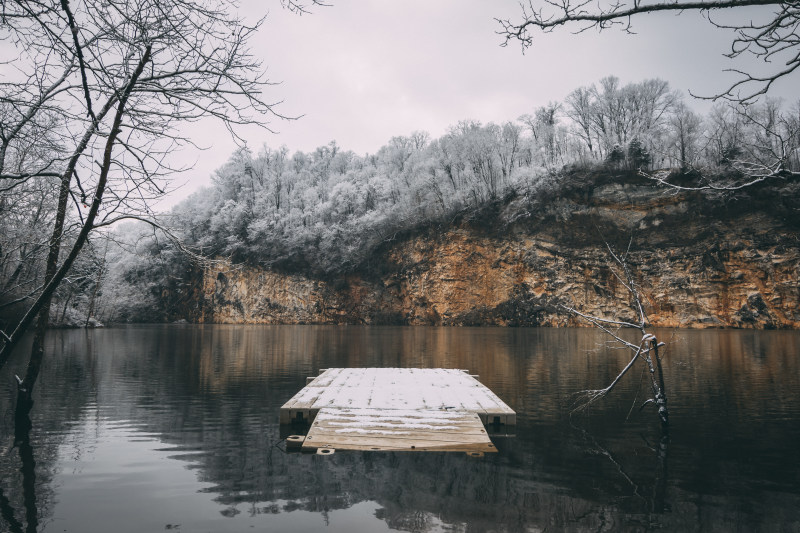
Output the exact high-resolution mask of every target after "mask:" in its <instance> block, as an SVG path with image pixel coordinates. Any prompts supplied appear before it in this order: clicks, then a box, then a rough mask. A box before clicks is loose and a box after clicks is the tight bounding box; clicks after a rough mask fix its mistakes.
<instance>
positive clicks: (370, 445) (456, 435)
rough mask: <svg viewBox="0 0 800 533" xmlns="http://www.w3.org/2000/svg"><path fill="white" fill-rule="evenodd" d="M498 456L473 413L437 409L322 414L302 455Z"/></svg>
mask: <svg viewBox="0 0 800 533" xmlns="http://www.w3.org/2000/svg"><path fill="white" fill-rule="evenodd" d="M319 448H333V449H339V450H387V451H388V450H392V451H398V450H408V451H459V452H481V453H487V452H488V453H491V452H495V451H497V450H496V449H495V447H494V445H493V444H492V442H491V440H490V439H489V436H488V434H487V433H486V430H485V429H484V428H483V424H482V423H481V421H480V419H479V418H478V416H477V415H476V414H474V413H465V412H450V411H441V410H429V411H422V410H380V409H321V410H320V411H319V412H318V413H317V417H316V420H315V421H314V424H313V425H312V426H311V429H310V430H309V432H308V435H307V436H306V439H305V440H304V441H303V450H304V451H314V450H316V449H319Z"/></svg>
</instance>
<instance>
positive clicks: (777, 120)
mask: <svg viewBox="0 0 800 533" xmlns="http://www.w3.org/2000/svg"><path fill="white" fill-rule="evenodd" d="M678 118H680V117H678V116H676V117H674V119H675V120H677V119H678ZM686 118H688V116H684V119H683V120H681V121H680V122H673V125H674V126H676V127H677V126H680V128H681V129H680V130H679V131H676V133H680V134H681V136H682V137H681V139H682V140H681V141H680V143H681V144H680V146H681V148H682V156H681V157H682V161H681V165H682V171H684V172H686V171H687V170H694V171H695V172H696V173H697V174H698V175H699V176H700V178H699V181H698V182H697V183H695V184H688V185H687V184H683V183H677V182H676V181H675V180H674V177H675V174H674V173H673V172H672V171H671V170H670V169H661V170H658V171H655V172H645V171H642V172H640V174H641V175H642V176H644V177H646V178H648V179H651V180H653V181H655V182H657V183H659V184H661V185H665V186H667V187H669V188H670V189H673V190H686V191H699V190H717V191H737V190H740V189H744V188H747V187H750V186H753V185H756V184H758V183H761V182H764V181H767V180H789V179H797V178H800V166H799V165H798V155H800V120H797V118H796V117H795V116H794V111H791V112H788V113H785V112H783V111H781V107H780V103H779V102H778V101H776V100H772V99H769V98H767V99H766V100H765V101H764V102H763V103H762V104H750V105H745V106H743V105H739V106H732V105H722V106H718V107H716V108H715V109H713V110H712V113H711V117H710V119H709V127H708V131H707V134H706V135H707V143H706V144H707V148H706V150H707V151H708V152H709V158H710V159H711V160H712V162H713V163H714V164H715V167H716V168H715V167H706V168H702V167H697V166H692V165H689V164H688V163H689V161H688V158H687V157H686V154H685V152H684V151H683V148H684V147H685V146H686V144H684V143H686V140H687V139H688V138H690V137H691V130H692V129H693V128H695V126H694V125H693V124H694V122H695V121H696V119H690V120H688V121H687V120H685V119H686Z"/></svg>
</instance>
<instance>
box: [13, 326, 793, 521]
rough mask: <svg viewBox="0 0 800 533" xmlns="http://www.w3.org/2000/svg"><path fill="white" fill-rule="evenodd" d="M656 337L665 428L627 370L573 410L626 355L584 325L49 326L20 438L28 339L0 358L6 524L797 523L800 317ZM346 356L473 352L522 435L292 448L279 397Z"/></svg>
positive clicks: (401, 358)
mask: <svg viewBox="0 0 800 533" xmlns="http://www.w3.org/2000/svg"><path fill="white" fill-rule="evenodd" d="M660 335H661V337H662V338H663V339H664V340H667V341H668V342H669V350H668V352H667V355H666V361H665V364H666V377H667V390H668V393H669V395H670V397H669V399H670V408H671V414H672V424H673V428H672V433H671V436H670V439H669V442H663V443H662V442H661V441H660V431H659V428H658V423H657V420H656V417H655V415H654V414H653V413H652V412H651V411H650V410H649V409H645V410H644V411H641V412H640V411H639V409H638V405H639V404H640V403H641V402H642V400H643V398H644V397H645V392H646V390H647V389H646V388H645V387H644V385H645V384H646V383H644V382H643V383H642V387H641V388H640V383H639V379H638V378H639V372H637V373H636V375H635V376H631V378H632V379H630V380H628V381H626V382H625V383H624V386H622V387H620V389H619V390H618V391H616V394H614V395H613V396H612V397H610V398H608V399H607V400H605V401H604V402H602V403H601V404H599V405H597V406H595V407H593V408H592V410H591V412H590V413H589V414H588V416H587V415H586V414H578V415H572V416H570V413H569V409H568V405H569V404H570V400H571V399H572V394H573V393H574V392H575V391H578V390H581V389H586V388H599V387H601V386H603V385H605V384H606V383H608V381H609V380H610V379H611V378H612V377H613V376H614V375H615V374H616V372H617V371H618V370H619V369H620V368H622V366H624V364H625V363H626V362H627V354H626V353H624V352H619V351H613V350H608V349H606V348H604V347H603V345H602V343H603V341H604V338H603V337H602V336H601V335H600V334H599V333H598V332H595V331H593V330H589V329H585V330H569V329H500V328H491V329H489V328H485V329H484V328H423V327H417V328H391V327H386V328H384V327H325V326H320V327H318V326H274V327H271V326H154V327H129V328H120V329H106V330H96V331H89V332H85V331H54V332H52V334H51V335H50V337H49V338H48V349H47V354H46V365H45V367H44V369H43V372H42V375H41V377H40V381H39V384H38V386H37V389H36V392H35V405H34V407H33V410H32V412H31V424H32V429H31V430H30V432H29V433H28V434H29V437H30V442H29V445H27V444H25V445H22V446H19V445H18V446H14V430H15V426H14V424H15V418H14V408H13V405H14V403H15V396H16V393H15V388H14V385H13V382H12V375H13V373H14V372H16V373H21V372H22V371H24V364H23V359H24V358H23V357H19V356H20V355H26V354H24V353H21V352H17V354H16V358H15V359H14V360H12V361H11V362H10V363H9V365H7V367H6V368H5V369H4V370H3V371H2V372H1V373H0V415H1V416H2V419H0V437H2V440H1V441H0V491H1V493H0V531H33V530H38V531H48V532H63V531H68V532H92V531H98V532H101V531H102V532H106V531H115V532H125V531H131V532H140V531H168V530H172V531H175V530H177V531H181V532H187V531H191V532H195V531H197V532H205V531H215V532H216V531H280V532H291V531H301V532H302V531H327V532H334V531H342V532H358V531H365V532H372V531H389V530H401V531H419V532H423V531H467V532H483V531H519V532H523V531H524V532H533V531H687V532H691V531H712V532H716V531H720V532H736V531H741V532H750V531H770V532H772V531H774V532H796V531H800V460H798V451H800V358H799V356H800V332H752V331H662V332H660ZM360 366H387V367H388V366H399V367H444V368H464V369H469V370H470V371H471V372H472V373H475V374H479V375H480V376H481V380H482V381H483V383H485V384H486V385H488V386H489V387H490V388H491V389H492V390H494V391H495V392H496V393H497V394H498V395H499V396H500V397H501V398H502V399H503V400H505V401H506V403H508V404H509V405H510V406H511V407H512V408H513V409H515V410H516V411H517V413H518V425H517V427H516V432H515V435H514V436H509V437H504V438H496V439H495V443H496V444H497V447H498V448H499V451H500V453H498V454H495V455H490V456H489V455H487V456H486V457H484V458H480V459H476V458H470V457H467V456H466V455H463V454H443V453H430V454H426V453H386V452H383V453H374V452H373V453H361V452H341V451H340V452H337V453H336V454H334V455H332V456H328V457H322V456H314V455H303V454H287V453H285V451H284V447H283V442H282V441H281V435H280V433H279V427H278V425H277V421H278V409H279V407H280V406H281V405H282V404H283V402H285V401H286V400H287V399H288V398H290V397H291V396H292V395H293V394H294V393H295V392H296V391H297V390H298V389H300V388H301V387H302V386H303V385H304V384H305V378H306V376H310V375H316V374H317V373H318V370H319V369H320V368H328V367H360ZM634 403H635V404H636V405H635V406H634V407H633V409H632V406H633V404H634ZM31 526H33V527H31Z"/></svg>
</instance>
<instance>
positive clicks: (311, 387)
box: [280, 368, 516, 452]
mask: <svg viewBox="0 0 800 533" xmlns="http://www.w3.org/2000/svg"><path fill="white" fill-rule="evenodd" d="M280 422H281V424H289V423H292V422H305V423H309V424H311V428H310V429H309V432H308V435H307V436H306V438H305V439H304V440H300V439H298V438H294V439H293V440H292V441H290V442H291V444H293V445H300V444H301V443H302V448H303V449H304V450H308V451H313V450H317V449H337V448H338V449H347V450H417V451H423V450H436V451H465V452H492V451H495V448H494V445H493V444H492V442H491V440H490V439H489V436H488V435H487V433H486V430H485V429H484V425H497V424H504V425H506V426H511V425H515V424H516V414H515V413H514V411H512V410H511V409H510V408H509V407H508V406H507V405H506V404H505V403H504V402H503V401H502V400H501V399H500V398H498V397H497V396H496V395H495V394H494V393H493V392H492V391H490V390H489V389H488V388H486V387H485V386H484V385H482V384H481V383H480V382H479V381H478V380H477V379H475V377H473V376H470V375H469V373H467V372H466V371H463V370H452V369H441V368H437V369H419V368H330V369H327V370H325V371H322V372H321V373H320V375H319V376H317V377H316V378H313V379H311V378H310V379H309V382H308V384H307V385H306V386H305V388H303V389H302V390H300V391H299V392H298V393H297V394H295V395H294V397H293V398H292V399H291V400H289V401H288V402H286V404H284V405H283V407H281V412H280Z"/></svg>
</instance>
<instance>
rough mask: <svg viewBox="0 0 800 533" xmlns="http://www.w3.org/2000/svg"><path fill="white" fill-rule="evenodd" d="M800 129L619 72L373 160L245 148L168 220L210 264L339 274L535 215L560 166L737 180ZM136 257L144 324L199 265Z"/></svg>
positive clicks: (399, 143)
mask: <svg viewBox="0 0 800 533" xmlns="http://www.w3.org/2000/svg"><path fill="white" fill-rule="evenodd" d="M799 132H800V108H797V107H795V108H794V109H792V110H791V111H789V112H786V111H783V110H782V108H781V107H780V106H779V105H778V104H777V103H775V102H770V101H768V102H766V103H764V104H762V105H761V106H751V107H750V108H748V109H747V110H745V111H743V110H733V109H730V108H729V107H726V106H722V105H720V106H717V107H715V108H713V109H712V111H711V112H710V113H709V115H708V116H707V117H703V116H701V115H699V114H697V113H694V112H693V111H691V110H690V109H689V108H688V106H687V105H686V104H685V103H684V102H683V101H682V95H680V94H679V93H678V92H676V91H673V90H671V89H670V87H669V85H668V84H667V83H666V82H663V81H661V80H657V79H656V80H645V81H643V82H640V83H633V84H628V85H621V84H620V82H619V80H618V79H617V78H614V77H609V78H604V79H603V80H601V81H600V83H599V85H598V86H594V85H593V86H591V87H588V88H587V87H584V88H579V89H577V90H575V91H573V92H572V93H570V95H569V96H568V97H567V98H566V99H565V101H564V102H563V103H553V102H551V103H549V104H547V105H546V106H542V107H540V108H538V109H534V111H533V113H532V114H529V115H523V116H522V117H520V118H519V119H518V121H516V122H511V121H509V122H506V123H504V124H493V123H490V124H485V125H484V124H481V123H479V122H476V121H470V120H464V121H461V122H459V123H458V124H456V125H455V126H453V127H451V128H450V130H449V131H448V132H447V133H446V134H445V135H443V136H442V137H440V138H438V139H431V138H430V136H429V135H428V134H427V133H424V132H414V133H412V134H411V135H409V136H398V137H393V138H392V139H391V140H390V141H389V142H388V143H387V144H386V145H385V146H383V147H382V148H380V149H379V150H378V151H377V152H376V153H374V154H367V155H363V156H360V155H357V154H355V153H353V152H351V151H347V150H344V149H342V148H341V147H339V145H337V144H336V143H335V142H331V143H330V144H328V145H325V146H321V147H319V148H317V149H316V150H314V151H313V152H310V153H304V152H296V153H294V154H291V153H290V152H289V150H288V149H286V148H280V149H274V148H270V147H268V146H266V145H264V146H263V147H262V148H261V149H260V150H259V151H258V152H257V153H255V152H253V151H251V150H248V149H241V150H238V151H236V152H235V153H234V154H232V155H231V157H230V159H229V160H228V162H227V163H226V164H225V165H223V166H222V167H221V168H219V169H217V170H216V172H215V173H214V184H213V186H211V187H210V188H208V189H206V190H202V191H200V192H198V193H196V194H195V195H194V196H192V197H190V198H188V199H187V200H186V201H184V202H183V203H182V204H180V205H178V206H177V207H176V208H175V209H174V210H173V212H172V213H171V226H172V227H173V228H174V231H175V234H176V235H178V236H179V237H180V239H182V241H183V242H184V243H185V245H186V246H187V247H189V248H191V249H193V250H195V251H196V252H197V253H199V254H202V255H204V256H207V257H226V258H230V259H232V260H233V261H234V262H239V263H249V264H253V265H259V266H265V267H273V268H282V269H288V270H293V271H303V272H305V273H307V274H311V275H317V276H329V275H336V274H341V273H346V272H349V271H352V270H354V269H356V268H360V267H363V266H364V265H367V264H369V258H370V257H371V255H372V254H373V253H374V251H375V250H376V249H377V248H378V247H380V246H381V245H382V244H383V243H386V242H391V241H393V240H394V239H396V238H398V236H400V235H402V234H403V233H406V232H409V231H414V230H415V229H419V228H424V227H429V226H432V225H437V224H449V223H450V222H451V221H452V220H454V219H455V218H458V217H462V218H467V219H469V218H472V217H473V216H475V215H478V214H480V213H481V212H482V211H484V210H485V208H487V207H489V206H492V205H497V204H499V203H503V202H508V201H512V200H513V202H514V205H515V206H518V207H517V208H518V209H525V208H526V206H527V205H530V202H535V201H536V199H537V198H552V197H553V196H557V195H558V191H559V190H561V189H560V188H561V187H563V186H568V185H569V184H568V183H564V181H565V180H569V179H570V178H569V174H568V173H566V172H562V169H564V168H570V169H575V168H586V167H592V166H597V167H605V168H606V169H609V170H623V169H624V170H629V171H636V170H639V169H644V170H654V169H665V168H666V169H676V171H680V172H683V173H685V174H686V176H689V177H688V178H687V179H693V178H691V176H692V173H691V172H689V171H691V170H697V169H702V170H703V172H708V173H714V172H720V173H726V172H727V173H731V172H737V171H739V169H740V168H742V161H743V160H745V159H746V160H748V161H757V162H761V161H763V162H764V163H763V164H764V165H766V164H767V162H768V161H769V160H773V161H774V160H775V158H776V157H778V155H780V154H783V155H782V157H784V160H783V163H782V164H783V165H784V166H785V168H789V169H794V171H797V170H799V169H800V161H798V155H800V154H798V146H800V139H799V137H798V133H799ZM781 150H783V151H782V152H781ZM759 164H761V163H759ZM521 216H524V215H521ZM138 252H139V253H140V254H142V253H144V255H145V257H144V258H137V259H135V260H131V261H127V260H126V261H125V263H126V266H125V267H124V268H123V269H122V271H121V273H120V275H119V276H118V278H119V279H120V280H122V281H121V283H122V284H123V285H124V284H125V283H128V284H130V286H131V287H136V288H135V290H131V291H130V292H131V293H132V294H139V295H143V296H142V298H143V299H142V301H141V302H139V304H136V305H132V304H131V305H126V306H124V307H126V309H127V311H125V312H124V313H122V314H121V315H119V316H118V317H117V318H118V319H130V320H137V319H138V317H139V315H141V314H142V313H144V314H147V310H148V309H151V308H152V300H153V299H155V300H158V299H159V298H163V295H164V294H173V293H172V292H170V290H168V288H169V287H173V286H174V288H177V285H180V284H181V283H183V284H185V283H186V282H187V281H186V279H185V275H186V272H189V271H190V267H189V266H187V264H188V263H187V261H186V259H185V258H183V259H182V258H181V257H182V254H181V253H180V252H179V251H178V250H177V249H176V247H175V244H174V243H171V242H170V241H169V240H166V239H161V240H160V241H158V242H155V241H153V242H152V243H150V244H149V245H148V246H144V245H142V244H140V245H139V246H138ZM148 255H149V256H152V258H154V259H153V260H148V259H147V257H146V256H148ZM176 284H177V285H176ZM129 303H131V302H129ZM173 303H174V302H173ZM140 304H141V305H140ZM170 305H172V304H170ZM162 307H163V306H162ZM167 315H168V313H167ZM165 316H166V315H165Z"/></svg>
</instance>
